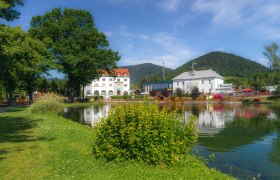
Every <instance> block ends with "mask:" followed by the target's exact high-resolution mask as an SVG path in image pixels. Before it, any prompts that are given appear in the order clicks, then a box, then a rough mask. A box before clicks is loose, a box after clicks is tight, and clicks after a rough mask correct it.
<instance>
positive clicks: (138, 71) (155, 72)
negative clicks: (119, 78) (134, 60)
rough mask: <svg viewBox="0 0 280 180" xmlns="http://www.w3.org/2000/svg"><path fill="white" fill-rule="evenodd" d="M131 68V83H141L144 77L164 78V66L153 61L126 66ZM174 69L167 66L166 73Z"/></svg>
mask: <svg viewBox="0 0 280 180" xmlns="http://www.w3.org/2000/svg"><path fill="white" fill-rule="evenodd" d="M124 68H128V69H129V73H130V79H131V84H133V85H140V84H141V80H142V79H143V78H146V79H149V78H154V79H158V80H162V74H163V67H162V66H158V65H155V64H152V63H144V64H138V65H133V66H124ZM172 71H173V70H172V69H170V68H165V73H166V74H170V73H171V72H172Z"/></svg>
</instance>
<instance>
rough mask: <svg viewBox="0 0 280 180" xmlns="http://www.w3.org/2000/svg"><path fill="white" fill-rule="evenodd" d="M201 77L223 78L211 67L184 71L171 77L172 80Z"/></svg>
mask: <svg viewBox="0 0 280 180" xmlns="http://www.w3.org/2000/svg"><path fill="white" fill-rule="evenodd" d="M202 78H220V79H224V77H222V76H221V75H219V74H218V73H216V72H215V71H213V70H212V69H209V70H203V71H190V72H184V73H182V74H180V75H179V76H177V77H175V78H173V80H181V79H184V80H191V79H202Z"/></svg>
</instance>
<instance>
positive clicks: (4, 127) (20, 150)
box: [0, 108, 231, 179]
mask: <svg viewBox="0 0 280 180" xmlns="http://www.w3.org/2000/svg"><path fill="white" fill-rule="evenodd" d="M93 136H94V131H93V129H90V128H88V127H86V126H84V125H81V124H78V123H75V122H72V121H70V120H66V119H64V118H63V117H58V116H54V115H31V114H29V113H28V112H26V111H25V108H17V109H16V108H14V109H12V110H11V111H10V112H6V113H3V114H1V115H0V179H43V178H44V179H45V178H48V179H71V178H72V179H230V178H231V177H229V176H227V175H224V174H222V173H220V172H218V171H216V170H213V169H209V168H207V167H206V166H205V165H204V164H203V163H202V162H201V161H199V160H197V158H195V157H193V156H188V157H187V158H186V159H185V160H184V161H182V162H180V163H179V164H178V165H176V166H174V167H170V168H166V167H165V168H164V167H154V166H149V165H144V164H138V163H133V162H123V163H116V162H105V161H104V160H102V159H98V160H96V159H95V158H94V157H93V155H92V146H93Z"/></svg>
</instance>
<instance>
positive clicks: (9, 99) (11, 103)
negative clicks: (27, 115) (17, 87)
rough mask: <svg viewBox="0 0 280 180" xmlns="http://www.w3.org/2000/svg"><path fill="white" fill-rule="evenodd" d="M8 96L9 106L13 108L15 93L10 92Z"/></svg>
mask: <svg viewBox="0 0 280 180" xmlns="http://www.w3.org/2000/svg"><path fill="white" fill-rule="evenodd" d="M8 94H9V98H8V105H9V106H11V105H13V96H14V91H9V92H8Z"/></svg>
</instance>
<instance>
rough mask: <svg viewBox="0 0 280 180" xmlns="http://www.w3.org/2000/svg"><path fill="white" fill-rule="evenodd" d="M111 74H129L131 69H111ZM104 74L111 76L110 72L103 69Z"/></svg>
mask: <svg viewBox="0 0 280 180" xmlns="http://www.w3.org/2000/svg"><path fill="white" fill-rule="evenodd" d="M111 74H113V75H115V76H129V70H128V69H127V68H116V69H112V70H111ZM103 75H106V76H109V73H108V72H107V71H104V70H103Z"/></svg>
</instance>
